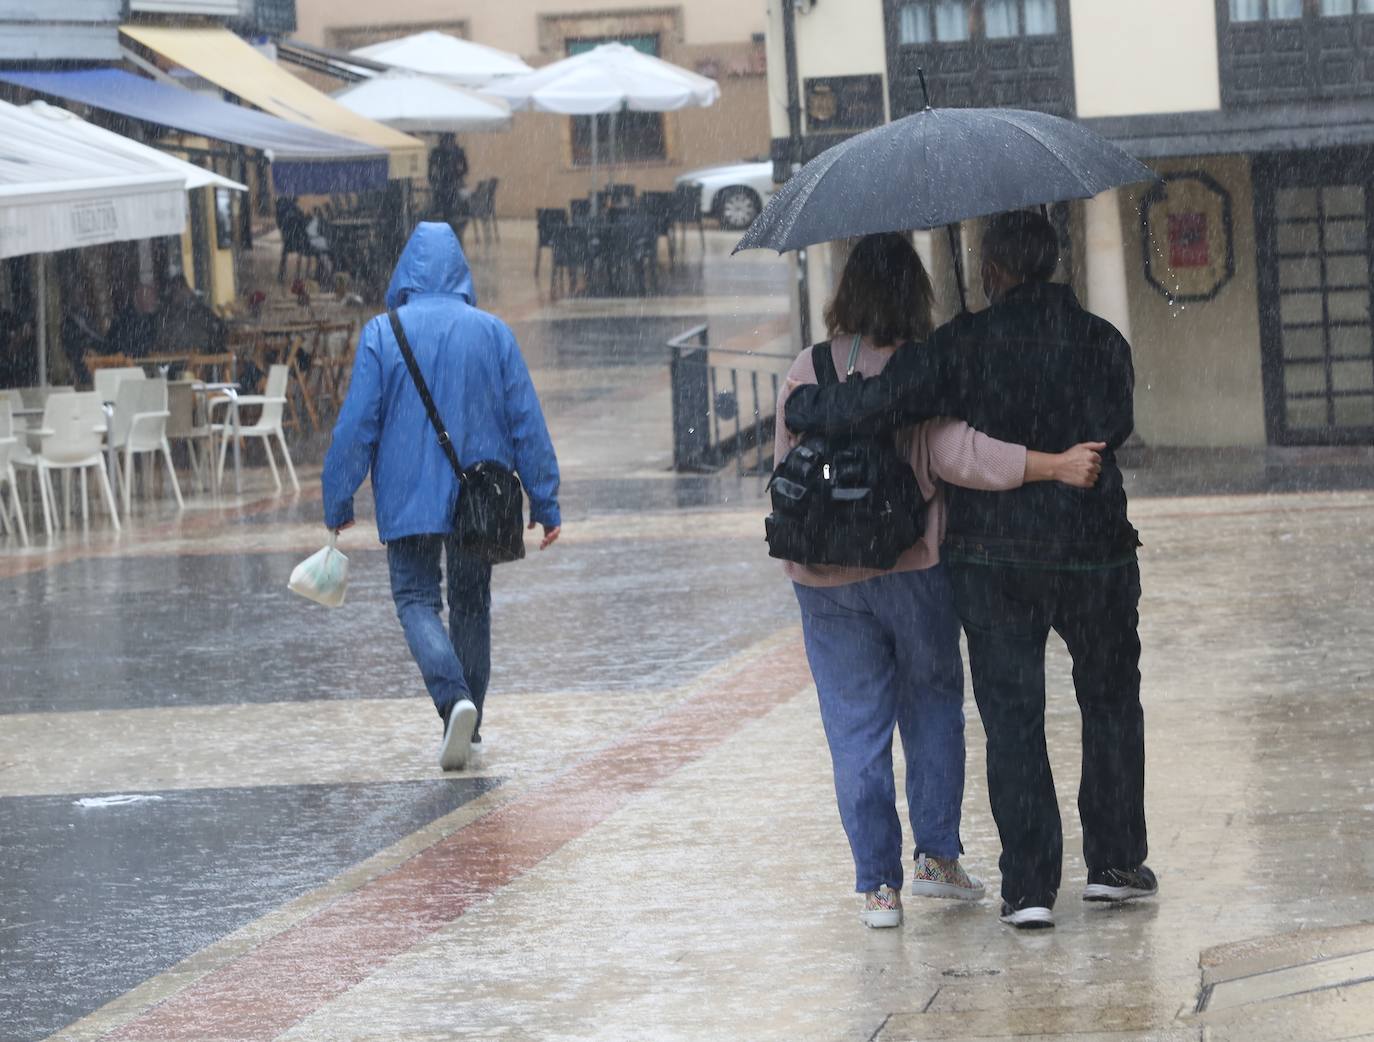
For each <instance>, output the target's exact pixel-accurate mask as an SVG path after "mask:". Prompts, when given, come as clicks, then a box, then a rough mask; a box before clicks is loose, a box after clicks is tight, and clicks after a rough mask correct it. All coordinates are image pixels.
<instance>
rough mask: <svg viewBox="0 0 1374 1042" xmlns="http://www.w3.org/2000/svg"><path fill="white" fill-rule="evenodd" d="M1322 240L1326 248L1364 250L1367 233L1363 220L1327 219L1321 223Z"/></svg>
mask: <svg viewBox="0 0 1374 1042" xmlns="http://www.w3.org/2000/svg"><path fill="white" fill-rule="evenodd" d="M1322 232H1323V240H1324V242H1325V244H1326V248H1327V249H1328V250H1361V251H1363V250H1365V249H1367V248H1368V246H1369V233H1368V229H1367V228H1366V227H1365V223H1364V221H1327V222H1326V223H1325V224H1324V225H1322Z"/></svg>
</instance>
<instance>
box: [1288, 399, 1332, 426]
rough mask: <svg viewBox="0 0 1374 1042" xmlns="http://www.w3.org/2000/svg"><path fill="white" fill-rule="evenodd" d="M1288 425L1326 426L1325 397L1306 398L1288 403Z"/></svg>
mask: <svg viewBox="0 0 1374 1042" xmlns="http://www.w3.org/2000/svg"><path fill="white" fill-rule="evenodd" d="M1288 426H1290V427H1325V426H1326V400H1325V399H1324V398H1304V399H1303V400H1301V401H1296V402H1293V401H1290V402H1289V403H1288Z"/></svg>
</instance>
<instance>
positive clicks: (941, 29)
mask: <svg viewBox="0 0 1374 1042" xmlns="http://www.w3.org/2000/svg"><path fill="white" fill-rule="evenodd" d="M968 36H969V32H968V2H967V0H935V39H937V40H939V41H940V42H941V43H960V42H961V41H963V40H967V39H968Z"/></svg>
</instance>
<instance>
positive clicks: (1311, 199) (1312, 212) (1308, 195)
mask: <svg viewBox="0 0 1374 1042" xmlns="http://www.w3.org/2000/svg"><path fill="white" fill-rule="evenodd" d="M1275 209H1276V210H1277V212H1278V215H1279V216H1280V217H1316V216H1317V190H1316V189H1315V188H1280V189H1279V192H1278V199H1277V200H1276V204H1275Z"/></svg>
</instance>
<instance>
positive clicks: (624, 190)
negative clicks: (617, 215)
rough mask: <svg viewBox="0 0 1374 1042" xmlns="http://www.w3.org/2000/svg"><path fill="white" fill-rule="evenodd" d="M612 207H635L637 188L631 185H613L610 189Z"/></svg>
mask: <svg viewBox="0 0 1374 1042" xmlns="http://www.w3.org/2000/svg"><path fill="white" fill-rule="evenodd" d="M610 191H611V205H612V206H633V205H634V202H635V186H634V185H630V184H613V185H611V187H610Z"/></svg>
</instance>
